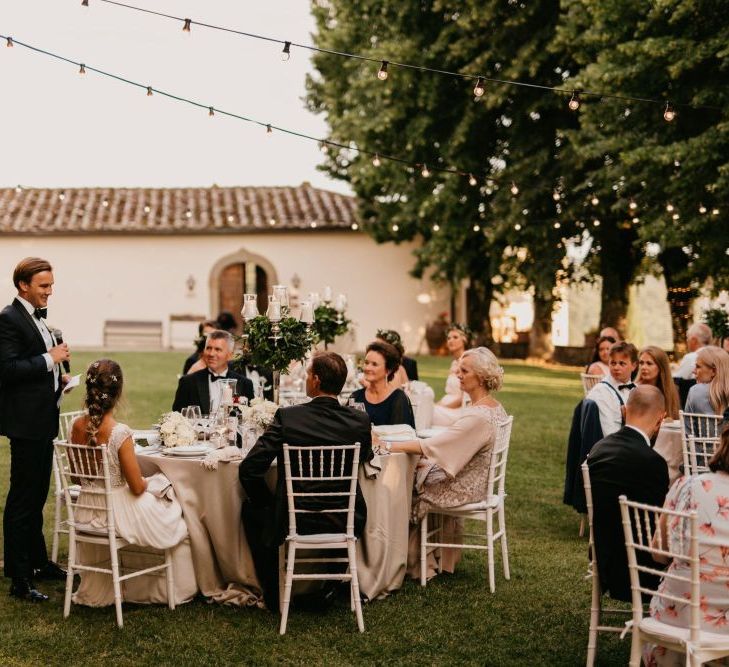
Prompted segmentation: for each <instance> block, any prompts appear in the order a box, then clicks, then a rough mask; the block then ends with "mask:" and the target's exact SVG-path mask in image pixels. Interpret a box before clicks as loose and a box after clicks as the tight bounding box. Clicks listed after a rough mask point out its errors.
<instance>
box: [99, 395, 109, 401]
mask: <svg viewBox="0 0 729 667" xmlns="http://www.w3.org/2000/svg"><path fill="white" fill-rule="evenodd" d="M107 398H109V396H108V395H107V394H101V399H102V400H104V401H105V400H106V399H107Z"/></svg>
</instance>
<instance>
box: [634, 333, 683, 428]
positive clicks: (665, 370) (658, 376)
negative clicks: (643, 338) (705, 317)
mask: <svg viewBox="0 0 729 667" xmlns="http://www.w3.org/2000/svg"><path fill="white" fill-rule="evenodd" d="M638 384H651V385H653V386H654V387H658V389H660V390H661V393H662V394H663V398H664V399H665V401H666V417H668V418H669V419H678V405H679V403H678V391H677V389H676V385H675V384H674V382H673V378H672V377H671V364H670V363H669V361H668V355H667V354H666V353H665V352H664V351H663V350H662V349H661V348H660V347H656V346H655V345H648V347H644V348H643V349H642V350H641V351H640V354H639V355H638Z"/></svg>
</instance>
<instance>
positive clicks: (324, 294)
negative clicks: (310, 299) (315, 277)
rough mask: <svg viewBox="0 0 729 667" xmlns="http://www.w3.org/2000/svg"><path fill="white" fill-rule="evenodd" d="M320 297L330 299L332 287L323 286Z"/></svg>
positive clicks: (325, 299)
mask: <svg viewBox="0 0 729 667" xmlns="http://www.w3.org/2000/svg"><path fill="white" fill-rule="evenodd" d="M322 299H324V301H327V302H329V301H331V300H332V288H331V287H329V285H327V286H326V287H325V288H324V291H323V292H322Z"/></svg>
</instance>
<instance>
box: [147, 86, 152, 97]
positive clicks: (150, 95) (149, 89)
mask: <svg viewBox="0 0 729 667" xmlns="http://www.w3.org/2000/svg"><path fill="white" fill-rule="evenodd" d="M152 95H154V93H153V92H152V86H147V97H152Z"/></svg>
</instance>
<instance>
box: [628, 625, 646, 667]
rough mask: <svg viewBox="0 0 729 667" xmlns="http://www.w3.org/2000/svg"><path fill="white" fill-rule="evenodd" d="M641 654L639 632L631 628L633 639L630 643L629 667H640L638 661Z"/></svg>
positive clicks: (641, 647)
mask: <svg viewBox="0 0 729 667" xmlns="http://www.w3.org/2000/svg"><path fill="white" fill-rule="evenodd" d="M642 653H643V642H642V641H641V638H640V631H639V630H638V628H636V627H635V626H633V637H632V638H631V642H630V662H629V663H628V664H629V665H630V667H640V660H641V657H642V655H641V654H642Z"/></svg>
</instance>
